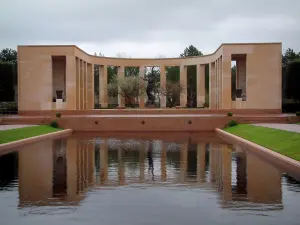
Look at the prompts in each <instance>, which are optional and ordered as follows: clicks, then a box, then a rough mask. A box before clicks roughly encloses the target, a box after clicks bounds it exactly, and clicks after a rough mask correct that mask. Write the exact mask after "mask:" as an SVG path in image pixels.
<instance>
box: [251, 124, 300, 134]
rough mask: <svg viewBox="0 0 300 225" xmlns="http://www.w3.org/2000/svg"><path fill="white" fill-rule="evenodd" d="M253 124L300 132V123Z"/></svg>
mask: <svg viewBox="0 0 300 225" xmlns="http://www.w3.org/2000/svg"><path fill="white" fill-rule="evenodd" d="M253 125H255V126H260V127H268V128H274V129H279V130H286V131H291V132H296V133H300V125H298V124H279V123H259V124H253Z"/></svg>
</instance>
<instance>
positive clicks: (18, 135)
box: [0, 125, 61, 144]
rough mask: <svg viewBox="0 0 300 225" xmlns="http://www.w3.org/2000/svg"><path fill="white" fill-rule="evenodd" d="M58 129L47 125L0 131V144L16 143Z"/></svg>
mask: <svg viewBox="0 0 300 225" xmlns="http://www.w3.org/2000/svg"><path fill="white" fill-rule="evenodd" d="M59 130H61V129H59V128H53V127H50V126H47V125H41V126H34V127H23V128H16V129H10V130H1V131H0V144H4V143H8V142H11V141H17V140H21V139H24V138H29V137H34V136H38V135H41V134H47V133H51V132H55V131H59Z"/></svg>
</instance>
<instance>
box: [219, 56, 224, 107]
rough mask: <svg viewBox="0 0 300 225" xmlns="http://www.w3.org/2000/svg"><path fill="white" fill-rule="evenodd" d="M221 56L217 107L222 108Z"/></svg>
mask: <svg viewBox="0 0 300 225" xmlns="http://www.w3.org/2000/svg"><path fill="white" fill-rule="evenodd" d="M222 60H223V59H222V56H221V57H220V58H219V108H220V109H222V97H223V92H222V87H223V82H222V80H223V73H222Z"/></svg>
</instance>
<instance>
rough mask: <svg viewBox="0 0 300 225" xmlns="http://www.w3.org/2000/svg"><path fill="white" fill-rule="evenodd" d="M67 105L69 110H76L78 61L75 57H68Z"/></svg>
mask: <svg viewBox="0 0 300 225" xmlns="http://www.w3.org/2000/svg"><path fill="white" fill-rule="evenodd" d="M65 92H66V93H64V95H65V96H66V99H65V101H66V104H67V109H69V110H74V109H76V60H75V57H74V56H66V90H65Z"/></svg>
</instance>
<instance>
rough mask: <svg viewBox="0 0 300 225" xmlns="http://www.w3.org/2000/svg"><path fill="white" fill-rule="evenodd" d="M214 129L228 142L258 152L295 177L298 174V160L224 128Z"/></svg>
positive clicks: (299, 170)
mask: <svg viewBox="0 0 300 225" xmlns="http://www.w3.org/2000/svg"><path fill="white" fill-rule="evenodd" d="M215 131H216V133H217V134H218V135H219V136H220V137H221V138H222V139H225V140H228V141H229V142H234V143H236V144H238V145H240V146H242V147H245V148H246V149H247V150H250V151H251V152H254V153H258V154H260V156H262V158H265V159H266V160H267V161H269V162H271V163H273V164H276V165H278V166H280V167H281V168H283V169H284V170H287V171H289V173H291V174H294V175H296V176H297V177H299V176H300V174H299V172H300V162H299V161H297V160H295V159H292V158H290V157H287V156H285V155H282V154H280V153H278V152H275V151H273V150H271V149H269V148H266V147H263V146H261V145H258V144H256V143H254V142H251V141H248V140H246V139H244V138H241V137H239V136H236V135H234V134H231V133H229V132H226V131H224V130H221V129H219V128H216V129H215Z"/></svg>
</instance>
